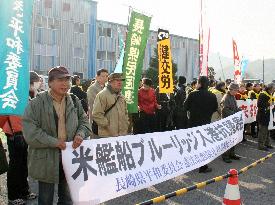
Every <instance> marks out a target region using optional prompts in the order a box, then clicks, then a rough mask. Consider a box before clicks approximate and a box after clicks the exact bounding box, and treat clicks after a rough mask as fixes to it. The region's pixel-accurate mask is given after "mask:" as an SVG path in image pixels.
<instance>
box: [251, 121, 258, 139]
mask: <svg viewBox="0 0 275 205" xmlns="http://www.w3.org/2000/svg"><path fill="white" fill-rule="evenodd" d="M256 127H257V129H256ZM258 133H259V125H258V123H257V121H255V122H252V123H251V135H252V136H257V135H258Z"/></svg>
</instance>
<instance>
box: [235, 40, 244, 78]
mask: <svg viewBox="0 0 275 205" xmlns="http://www.w3.org/2000/svg"><path fill="white" fill-rule="evenodd" d="M233 59H234V68H235V72H234V81H235V83H241V81H242V78H241V67H240V58H239V53H238V48H237V44H236V42H235V41H234V39H233Z"/></svg>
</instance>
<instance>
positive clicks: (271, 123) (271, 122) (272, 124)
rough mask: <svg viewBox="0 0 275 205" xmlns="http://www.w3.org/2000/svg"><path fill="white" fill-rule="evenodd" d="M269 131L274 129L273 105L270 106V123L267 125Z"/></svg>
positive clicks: (274, 115)
mask: <svg viewBox="0 0 275 205" xmlns="http://www.w3.org/2000/svg"><path fill="white" fill-rule="evenodd" d="M268 129H269V130H274V129H275V107H274V105H272V106H270V121H269V125H268Z"/></svg>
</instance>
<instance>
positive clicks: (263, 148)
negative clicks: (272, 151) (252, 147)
mask: <svg viewBox="0 0 275 205" xmlns="http://www.w3.org/2000/svg"><path fill="white" fill-rule="evenodd" d="M258 149H259V150H263V151H269V149H268V148H267V147H259V148H258Z"/></svg>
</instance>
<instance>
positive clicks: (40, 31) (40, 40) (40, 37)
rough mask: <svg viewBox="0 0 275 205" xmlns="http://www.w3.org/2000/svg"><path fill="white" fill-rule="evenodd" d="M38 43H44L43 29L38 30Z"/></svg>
mask: <svg viewBox="0 0 275 205" xmlns="http://www.w3.org/2000/svg"><path fill="white" fill-rule="evenodd" d="M36 42H37V43H41V42H42V28H37V35H36Z"/></svg>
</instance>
